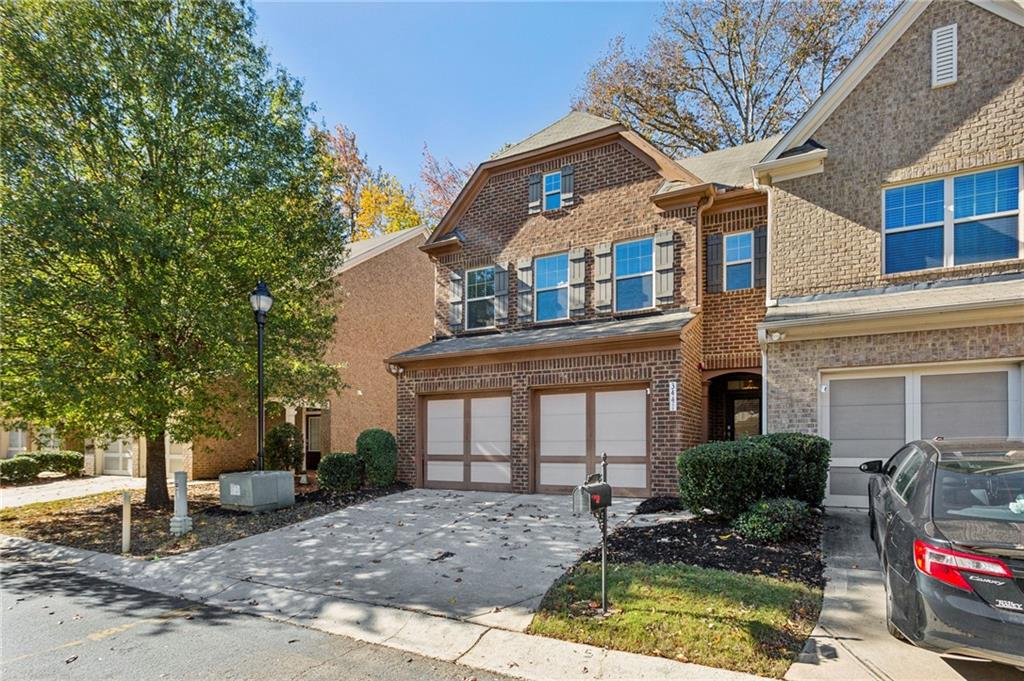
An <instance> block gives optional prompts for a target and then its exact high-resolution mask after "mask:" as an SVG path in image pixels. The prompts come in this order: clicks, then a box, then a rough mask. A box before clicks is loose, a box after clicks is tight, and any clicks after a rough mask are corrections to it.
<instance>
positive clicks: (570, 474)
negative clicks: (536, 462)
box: [539, 462, 587, 487]
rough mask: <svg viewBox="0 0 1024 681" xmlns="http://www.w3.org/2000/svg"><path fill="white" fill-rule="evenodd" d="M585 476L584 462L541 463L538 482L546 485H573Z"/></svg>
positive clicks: (585, 465) (585, 467) (585, 466)
mask: <svg viewBox="0 0 1024 681" xmlns="http://www.w3.org/2000/svg"><path fill="white" fill-rule="evenodd" d="M586 477H587V464H585V463H543V462H542V463H541V464H540V476H539V478H540V479H539V482H540V484H541V485H544V486H547V487H575V486H576V485H579V484H581V483H582V482H583V481H584V480H585V479H586Z"/></svg>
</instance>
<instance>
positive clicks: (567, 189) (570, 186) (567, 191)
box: [562, 165, 576, 206]
mask: <svg viewBox="0 0 1024 681" xmlns="http://www.w3.org/2000/svg"><path fill="white" fill-rule="evenodd" d="M575 186H576V174H575V172H574V171H573V169H572V166H571V165H565V166H562V205H563V206H571V205H572V202H573V196H574V191H575Z"/></svg>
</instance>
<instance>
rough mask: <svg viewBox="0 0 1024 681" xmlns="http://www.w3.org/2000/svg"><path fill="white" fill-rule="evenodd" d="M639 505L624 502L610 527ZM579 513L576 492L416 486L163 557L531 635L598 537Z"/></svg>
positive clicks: (237, 575)
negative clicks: (533, 623)
mask: <svg viewBox="0 0 1024 681" xmlns="http://www.w3.org/2000/svg"><path fill="white" fill-rule="evenodd" d="M636 505H637V502H636V501H630V500H617V501H616V502H615V505H614V507H613V508H614V513H612V514H609V527H610V528H612V527H615V526H617V525H618V524H621V523H622V522H624V521H625V520H626V519H627V518H628V516H629V514H630V513H631V512H632V510H633V509H634V508H635V507H636ZM570 509H571V503H570V499H569V497H568V495H566V496H552V495H521V494H501V493H492V492H454V491H438V490H422V489H417V490H411V491H408V492H404V493H401V494H395V495H391V496H388V497H383V498H381V499H376V500H374V501H370V502H367V503H364V504H359V505H357V506H352V507H349V508H346V509H343V510H340V511H336V512H334V513H331V514H328V515H325V516H321V517H319V518H314V519H312V520H308V521H306V522H303V523H299V524H296V525H291V526H289V527H285V528H282V529H280V530H275V531H273V532H268V533H266V534H261V535H257V536H253V537H249V538H246V539H242V540H239V541H236V542H232V543H230V544H224V545H222V546H216V547H211V548H209V549H203V550H201V551H197V552H195V553H193V554H189V555H185V556H179V557H174V558H168V559H165V560H164V561H162V562H165V563H176V564H179V565H181V566H183V567H188V568H192V569H196V570H199V571H202V572H206V573H214V574H217V575H221V576H226V577H232V578H236V579H245V580H249V581H252V582H256V583H261V584H268V585H272V586H276V587H283V588H288V589H295V590H300V591H305V592H309V593H316V594H323V595H326V596H333V597H340V598H345V599H350V600H353V601H357V602H361V603H371V604H376V605H385V606H390V607H395V608H402V609H409V610H418V611H422V612H428V613H431V614H435V615H441V616H444V617H450V618H455V619H461V620H466V621H472V622H476V623H479V624H484V625H487V626H494V627H498V628H502V629H510V630H515V631H522V630H524V629H525V628H526V627H527V626H528V625H529V623H530V620H531V619H532V616H533V612H534V610H535V609H536V607H537V605H538V604H539V603H540V600H541V597H542V596H543V595H544V593H545V592H546V591H547V589H548V587H549V586H550V585H551V583H552V582H553V581H554V580H555V579H556V578H557V577H558V576H559V575H561V574H562V572H563V571H564V570H565V568H566V567H568V566H569V565H570V564H572V563H573V562H574V561H575V560H576V559H577V558H578V557H579V555H580V554H581V553H582V552H583V551H584V550H585V549H587V548H589V547H591V546H594V545H596V544H597V543H598V542H599V541H600V532H599V530H598V527H597V523H596V522H595V521H594V519H593V518H591V517H589V516H587V517H580V518H575V517H573V516H572V513H571V512H570Z"/></svg>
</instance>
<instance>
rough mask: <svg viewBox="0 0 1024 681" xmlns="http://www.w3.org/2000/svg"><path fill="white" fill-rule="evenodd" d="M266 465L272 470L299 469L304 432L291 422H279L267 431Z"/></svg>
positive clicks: (302, 453) (264, 447) (264, 448)
mask: <svg viewBox="0 0 1024 681" xmlns="http://www.w3.org/2000/svg"><path fill="white" fill-rule="evenodd" d="M263 453H264V455H265V456H266V461H265V462H264V466H265V467H266V469H267V470H270V471H297V470H299V468H301V467H302V457H303V455H304V453H305V452H303V451H302V433H300V432H299V429H298V428H296V427H295V425H294V424H291V423H287V422H285V423H279V424H277V425H276V426H274V427H273V428H271V429H270V430H268V431H267V439H266V442H265V444H264V445H263Z"/></svg>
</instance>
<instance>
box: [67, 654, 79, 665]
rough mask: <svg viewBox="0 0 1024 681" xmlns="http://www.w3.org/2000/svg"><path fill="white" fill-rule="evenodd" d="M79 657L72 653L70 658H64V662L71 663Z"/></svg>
mask: <svg viewBox="0 0 1024 681" xmlns="http://www.w3.org/2000/svg"><path fill="white" fill-rule="evenodd" d="M77 659H78V655H72V656H71V657H69V658H68V659H66V660H64V664H71V663H72V662H74V661H75V660H77Z"/></svg>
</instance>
